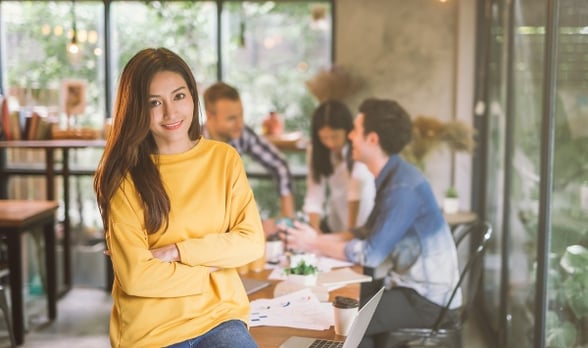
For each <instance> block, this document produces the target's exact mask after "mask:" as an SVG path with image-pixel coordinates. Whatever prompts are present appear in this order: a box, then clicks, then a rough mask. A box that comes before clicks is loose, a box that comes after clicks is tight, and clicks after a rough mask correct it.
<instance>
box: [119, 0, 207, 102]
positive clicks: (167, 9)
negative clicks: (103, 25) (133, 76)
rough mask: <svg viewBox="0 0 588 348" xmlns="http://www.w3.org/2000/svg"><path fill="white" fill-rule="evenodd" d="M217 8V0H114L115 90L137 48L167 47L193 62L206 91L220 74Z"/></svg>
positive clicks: (195, 73)
mask: <svg viewBox="0 0 588 348" xmlns="http://www.w3.org/2000/svg"><path fill="white" fill-rule="evenodd" d="M216 12H217V8H216V2H214V1H199V2H194V1H173V2H162V1H152V2H151V1H150V2H143V1H142V2H137V1H115V2H113V3H112V5H111V18H112V23H113V28H112V45H111V52H112V59H113V61H114V64H113V69H112V79H111V81H112V86H111V88H112V90H113V91H115V90H116V85H117V83H118V76H119V74H120V72H121V70H122V68H123V67H124V65H125V64H126V63H127V61H128V60H129V59H130V58H131V56H133V55H134V54H135V53H137V51H139V50H141V49H143V48H145V47H153V48H156V47H166V48H169V49H170V50H172V51H174V52H176V53H178V54H179V55H180V56H181V57H182V58H184V60H186V62H187V63H188V64H189V65H190V67H191V68H192V72H193V73H194V76H195V78H196V82H197V83H198V87H199V92H200V93H202V91H203V88H204V86H207V85H209V84H210V83H212V82H214V81H216V76H217V47H216V28H217V21H216ZM129 13H132V14H133V16H129V15H128V14H129ZM113 96H114V93H113Z"/></svg>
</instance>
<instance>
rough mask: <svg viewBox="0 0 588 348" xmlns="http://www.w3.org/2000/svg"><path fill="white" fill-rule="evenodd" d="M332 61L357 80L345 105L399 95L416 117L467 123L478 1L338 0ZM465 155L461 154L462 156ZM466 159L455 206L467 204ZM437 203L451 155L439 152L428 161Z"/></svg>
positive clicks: (448, 174) (446, 183)
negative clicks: (358, 87) (460, 119)
mask: <svg viewBox="0 0 588 348" xmlns="http://www.w3.org/2000/svg"><path fill="white" fill-rule="evenodd" d="M336 11H337V12H336V19H335V20H336V27H335V35H336V38H335V40H336V46H335V47H336V52H335V64H336V65H339V66H342V67H343V68H345V69H346V70H347V71H348V72H349V73H350V74H351V75H353V76H354V77H356V78H358V79H360V80H361V82H362V87H361V89H360V90H359V91H358V92H357V93H356V94H355V95H353V96H352V97H350V98H348V100H346V102H347V103H348V105H349V106H350V107H351V108H352V110H357V107H358V106H359V103H360V102H361V101H362V100H363V99H364V98H366V97H379V98H391V99H395V100H397V101H398V102H399V103H400V104H401V105H403V106H404V107H405V108H406V110H407V111H408V112H409V113H410V114H411V115H412V116H413V117H415V116H418V115H428V116H435V117H438V118H440V119H442V120H450V119H452V118H454V117H456V118H462V119H465V120H467V122H471V119H472V115H471V114H472V112H471V110H472V107H471V105H473V101H472V95H473V93H472V92H473V61H474V35H475V18H476V16H475V1H472V0H461V1H458V0H447V2H444V3H442V2H440V1H438V0H361V1H358V0H336ZM464 157H465V158H464ZM469 157H470V156H458V160H457V161H456V164H457V165H456V185H457V188H458V192H459V193H460V196H461V197H460V208H462V209H469V207H470V199H469V198H470V197H469V196H470V183H471V180H470V176H471V174H470V172H471V169H470V162H471V158H469ZM426 174H427V176H428V177H429V179H430V181H431V183H432V185H433V189H434V191H435V194H436V196H437V198H438V200H439V201H441V199H442V197H443V193H444V191H445V190H446V189H447V187H448V186H449V185H450V183H451V159H450V155H449V153H448V151H446V150H443V149H441V150H439V151H436V152H434V153H433V154H432V156H431V158H430V159H429V161H428V162H427V167H426Z"/></svg>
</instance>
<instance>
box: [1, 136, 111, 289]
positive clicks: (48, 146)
mask: <svg viewBox="0 0 588 348" xmlns="http://www.w3.org/2000/svg"><path fill="white" fill-rule="evenodd" d="M104 144H105V140H102V139H98V140H83V139H71V140H68V139H63V140H10V141H0V148H28V149H41V150H45V170H44V173H43V174H44V175H45V178H46V182H45V185H46V190H47V199H48V200H56V199H58V197H57V196H56V194H55V177H56V176H57V175H61V176H62V177H63V208H64V209H63V211H64V213H63V267H64V269H63V279H64V289H63V293H66V292H67V291H68V290H69V289H70V288H71V286H72V268H71V267H72V265H71V248H72V246H71V226H70V221H69V176H70V174H71V173H70V167H69V150H71V149H81V148H88V147H94V148H102V147H104ZM56 150H61V153H62V160H63V163H62V165H61V170H58V169H56V168H55V151H56ZM1 171H5V172H7V173H0V174H3V175H2V181H5V180H7V176H8V175H27V174H28V173H29V171H27V170H24V171H19V170H10V171H9V170H7V169H5V168H0V172H1ZM93 173H94V170H93V169H92V170H91V171H89V172H87V173H86V174H88V175H93ZM0 186H3V187H0V190H4V187H5V186H6V183H5V182H3V183H0ZM0 192H1V191H0ZM4 195H5V194H4ZM0 198H8V197H0Z"/></svg>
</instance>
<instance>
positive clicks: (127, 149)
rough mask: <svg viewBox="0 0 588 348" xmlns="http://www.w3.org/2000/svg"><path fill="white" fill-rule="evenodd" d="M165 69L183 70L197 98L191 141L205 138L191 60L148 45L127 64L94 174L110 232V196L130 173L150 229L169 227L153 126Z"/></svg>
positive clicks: (105, 223)
mask: <svg viewBox="0 0 588 348" xmlns="http://www.w3.org/2000/svg"><path fill="white" fill-rule="evenodd" d="M162 71H171V72H175V73H178V74H180V75H181V76H182V77H183V78H184V81H185V82H186V84H187V86H188V89H189V90H190V94H191V95H192V99H193V100H194V114H193V116H192V124H191V125H190V128H189V130H188V134H189V137H190V139H192V140H196V139H198V138H200V122H199V117H198V110H199V109H200V108H199V105H198V103H199V101H198V91H197V89H196V81H195V80H194V76H193V75H192V71H191V70H190V67H189V66H188V64H186V62H185V61H184V60H183V59H182V58H180V57H179V56H178V55H177V54H175V53H174V52H172V51H170V50H168V49H166V48H147V49H143V50H141V51H139V52H138V53H137V54H135V55H134V56H133V57H132V58H131V59H130V60H129V62H128V63H127V64H126V66H125V67H124V69H123V71H122V74H121V77H120V82H119V85H118V92H117V96H116V102H115V108H114V120H113V124H112V130H111V132H110V135H109V136H108V139H107V140H106V147H105V149H104V153H103V155H102V158H101V159H100V163H99V164H98V169H97V171H96V174H95V176H94V191H96V200H97V202H98V208H99V209H100V214H101V216H102V223H103V224H104V229H105V231H107V230H108V217H109V209H110V200H111V199H112V196H113V195H114V193H115V192H116V190H117V189H118V188H119V186H120V185H121V183H122V180H123V178H124V177H125V176H126V175H128V174H130V175H131V178H132V180H133V183H134V185H135V188H136V190H137V192H138V193H139V196H140V198H141V200H142V202H143V210H144V212H145V214H144V215H145V228H146V229H147V233H155V232H156V231H158V230H159V229H160V228H161V227H162V226H165V229H167V226H168V215H169V212H170V201H169V197H168V195H167V193H166V192H165V188H164V186H163V183H162V181H161V177H160V174H159V170H158V169H157V163H154V161H153V160H152V159H151V155H153V154H157V153H158V150H157V145H156V144H155V139H153V135H152V134H151V132H150V130H149V126H150V122H151V115H150V109H149V102H148V96H149V88H150V85H151V81H152V79H153V76H154V75H155V74H157V73H159V72H162Z"/></svg>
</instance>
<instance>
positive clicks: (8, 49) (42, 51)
mask: <svg viewBox="0 0 588 348" xmlns="http://www.w3.org/2000/svg"><path fill="white" fill-rule="evenodd" d="M1 6H2V12H1V13H2V18H1V20H2V26H3V32H4V37H3V38H2V42H3V52H4V58H5V62H4V64H3V66H2V70H3V76H4V78H5V81H3V85H4V89H5V91H6V92H5V94H6V95H7V96H9V97H10V98H11V99H10V100H11V105H10V109H11V111H15V110H16V111H20V118H21V122H22V123H21V125H22V126H23V128H24V123H25V119H26V118H28V117H29V116H30V115H31V113H32V112H33V111H36V112H37V113H38V114H39V115H40V116H41V117H47V118H49V119H50V121H51V122H57V123H58V124H59V126H60V127H61V128H66V127H67V116H71V117H70V120H69V121H70V122H71V123H72V124H70V126H74V125H75V126H88V127H93V128H97V127H98V128H101V127H102V122H103V119H104V115H105V109H106V108H105V104H104V87H103V86H104V61H103V57H104V56H103V53H104V40H103V39H104V37H103V34H102V33H103V31H104V30H103V23H104V6H103V5H102V2H91V1H87V2H86V1H85V2H81V3H75V4H74V3H70V2H54V1H3V2H2V4H1ZM48 13H50V14H51V15H50V16H48V15H47V14H48ZM74 24H75V26H76V41H77V44H78V48H79V51H77V52H76V53H74V54H72V53H70V52H69V51H68V45H69V44H70V43H71V41H72V37H73V33H74V30H73V27H74ZM69 82H71V83H69ZM79 85H81V86H82V88H83V89H84V91H85V98H84V101H83V102H82V104H83V107H79V108H70V107H68V106H67V105H68V104H67V103H68V100H66V96H67V95H68V94H67V93H65V92H66V91H67V89H68V88H69V86H74V87H75V86H79ZM69 95H71V93H70V94H69ZM14 136H15V137H16V136H17V135H14ZM23 136H24V137H25V138H31V137H38V136H40V135H32V134H25V135H23Z"/></svg>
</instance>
